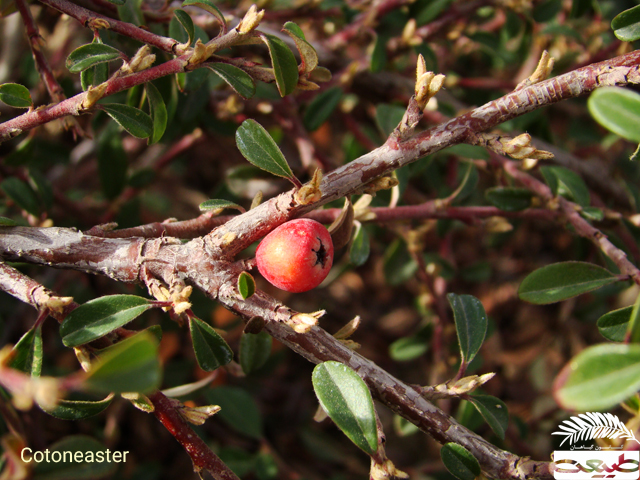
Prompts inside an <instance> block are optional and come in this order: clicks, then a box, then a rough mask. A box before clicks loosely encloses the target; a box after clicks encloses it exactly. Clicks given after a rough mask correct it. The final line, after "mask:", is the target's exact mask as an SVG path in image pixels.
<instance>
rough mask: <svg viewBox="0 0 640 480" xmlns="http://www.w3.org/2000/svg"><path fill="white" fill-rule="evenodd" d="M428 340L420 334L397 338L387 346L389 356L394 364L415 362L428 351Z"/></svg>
mask: <svg viewBox="0 0 640 480" xmlns="http://www.w3.org/2000/svg"><path fill="white" fill-rule="evenodd" d="M428 338H429V337H428V336H426V335H423V334H420V333H418V334H416V335H409V336H408V337H402V338H399V339H397V340H395V341H394V342H393V343H392V344H391V345H389V356H390V357H391V358H392V359H393V360H395V361H396V362H409V361H411V360H415V359H416V358H418V357H420V356H422V355H424V354H425V353H427V351H428V350H429V342H428Z"/></svg>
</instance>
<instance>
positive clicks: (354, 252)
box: [349, 224, 371, 267]
mask: <svg viewBox="0 0 640 480" xmlns="http://www.w3.org/2000/svg"><path fill="white" fill-rule="evenodd" d="M370 249H371V245H370V241H369V234H368V233H367V230H366V228H364V227H363V226H362V224H358V225H356V233H355V234H354V235H353V242H352V243H351V250H350V251H349V258H350V260H351V263H353V264H354V265H355V266H356V267H359V266H361V265H364V264H365V263H366V261H367V259H368V258H369V252H370Z"/></svg>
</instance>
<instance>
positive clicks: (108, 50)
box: [67, 43, 123, 73]
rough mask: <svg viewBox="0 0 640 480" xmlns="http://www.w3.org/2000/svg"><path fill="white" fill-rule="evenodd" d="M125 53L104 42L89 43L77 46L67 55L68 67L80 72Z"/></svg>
mask: <svg viewBox="0 0 640 480" xmlns="http://www.w3.org/2000/svg"><path fill="white" fill-rule="evenodd" d="M122 57H123V54H122V52H120V51H119V50H116V49H115V48H113V47H110V46H109V45H105V44H104V43H89V44H87V45H82V46H81V47H78V48H76V49H75V50H74V51H73V52H71V53H70V54H69V56H68V57H67V68H68V69H69V71H70V72H71V73H80V72H82V71H83V70H86V69H87V68H90V67H93V66H95V65H98V64H100V63H105V62H111V61H113V60H117V59H118V58H122Z"/></svg>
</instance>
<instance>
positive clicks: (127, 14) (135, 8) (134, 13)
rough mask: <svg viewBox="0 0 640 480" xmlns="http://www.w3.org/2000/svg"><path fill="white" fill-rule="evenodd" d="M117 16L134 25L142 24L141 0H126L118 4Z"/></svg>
mask: <svg viewBox="0 0 640 480" xmlns="http://www.w3.org/2000/svg"><path fill="white" fill-rule="evenodd" d="M118 16H119V17H120V20H122V21H123V22H127V23H131V24H133V25H135V26H140V25H144V15H143V14H142V0H127V1H126V2H125V3H123V4H122V5H120V6H118Z"/></svg>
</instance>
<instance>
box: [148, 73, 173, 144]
mask: <svg viewBox="0 0 640 480" xmlns="http://www.w3.org/2000/svg"><path fill="white" fill-rule="evenodd" d="M144 88H145V89H146V91H147V99H148V100H149V114H150V115H151V121H152V122H153V133H152V134H151V136H150V137H149V144H153V143H158V142H159V141H160V139H161V138H162V135H164V131H165V130H166V129H167V121H168V114H167V106H166V105H165V103H164V99H163V98H162V95H161V94H160V91H159V90H158V89H157V88H156V86H155V85H154V84H153V83H151V82H147V83H146V84H145V86H144Z"/></svg>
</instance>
